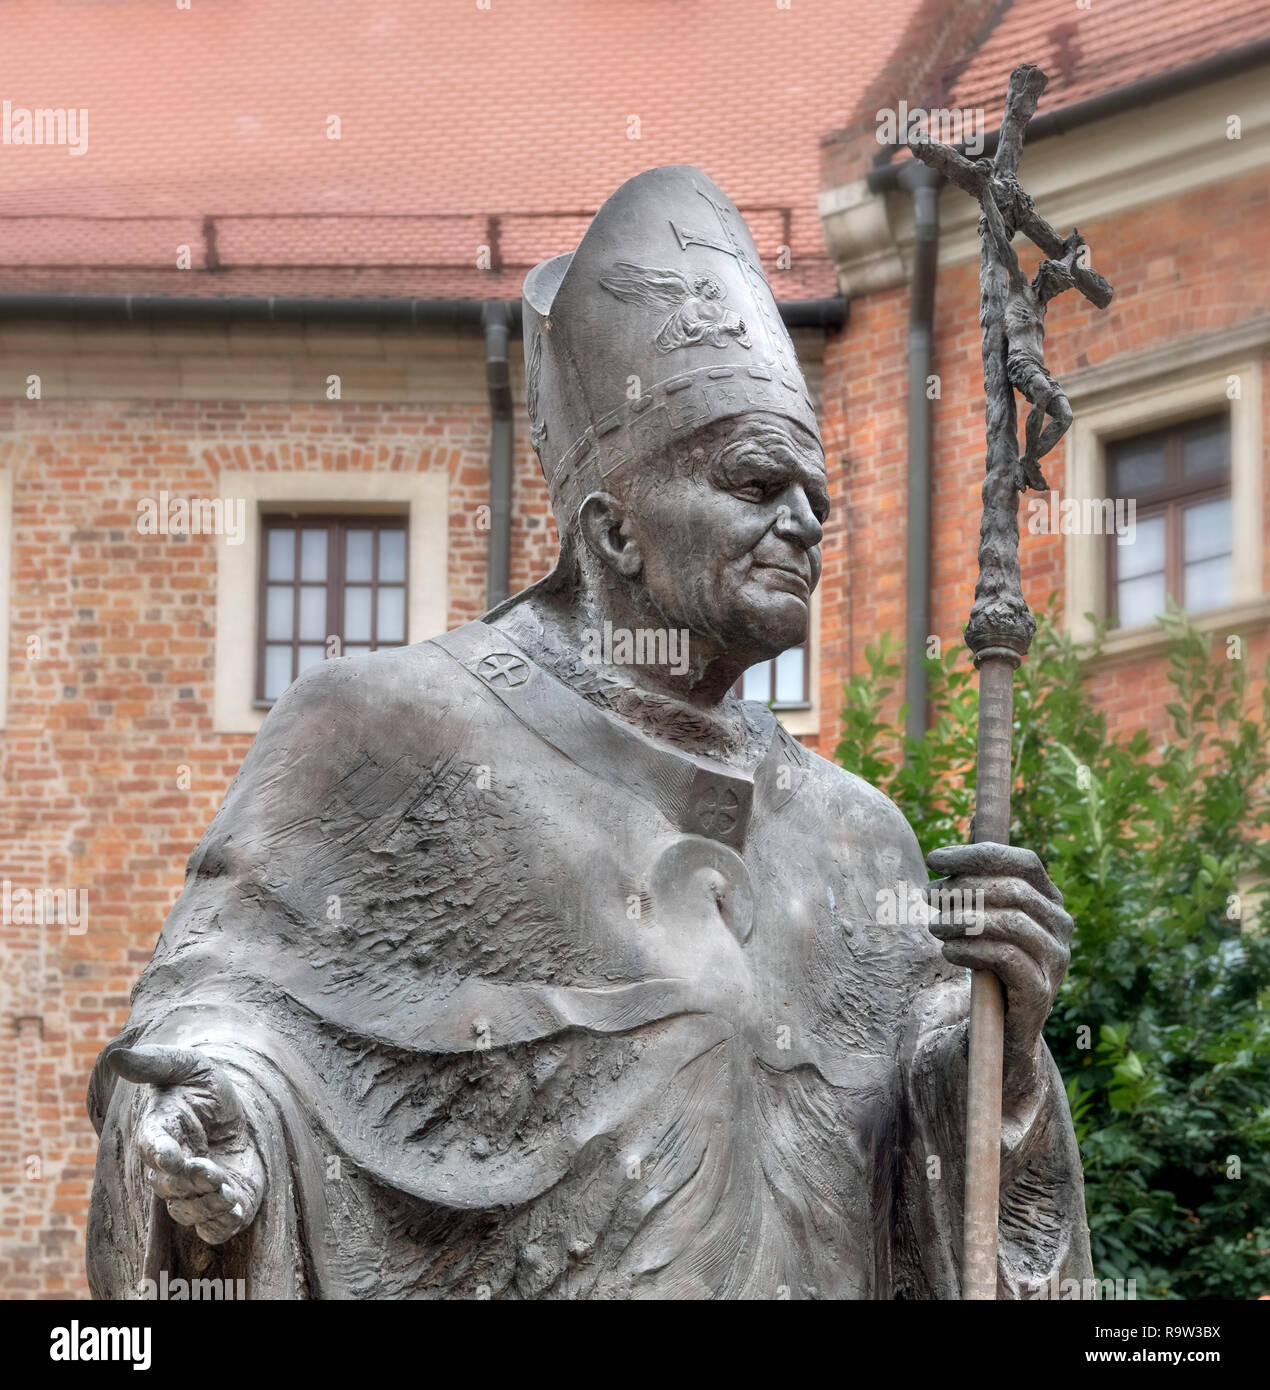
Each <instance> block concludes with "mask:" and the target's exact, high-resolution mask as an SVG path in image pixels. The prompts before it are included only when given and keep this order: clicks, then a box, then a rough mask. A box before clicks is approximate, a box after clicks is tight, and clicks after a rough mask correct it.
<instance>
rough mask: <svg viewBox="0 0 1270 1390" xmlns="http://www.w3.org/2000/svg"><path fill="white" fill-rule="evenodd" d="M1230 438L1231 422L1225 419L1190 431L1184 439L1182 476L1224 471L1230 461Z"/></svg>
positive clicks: (1192, 476)
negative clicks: (1228, 457) (1228, 450)
mask: <svg viewBox="0 0 1270 1390" xmlns="http://www.w3.org/2000/svg"><path fill="white" fill-rule="evenodd" d="M1229 440H1230V424H1229V421H1227V420H1225V419H1222V420H1214V421H1211V422H1210V423H1208V424H1205V425H1203V426H1200V427H1198V428H1196V429H1193V430H1191V431H1189V432H1188V433H1187V434H1186V435H1185V436H1184V437H1183V439H1182V476H1183V477H1186V478H1198V477H1203V475H1204V474H1206V473H1221V472H1223V471H1224V470H1225V468H1226V465H1227V462H1228V459H1227V445H1228V443H1229Z"/></svg>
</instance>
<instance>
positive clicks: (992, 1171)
mask: <svg viewBox="0 0 1270 1390" xmlns="http://www.w3.org/2000/svg"><path fill="white" fill-rule="evenodd" d="M1044 90H1045V74H1044V73H1042V72H1041V71H1040V70H1039V69H1038V68H1035V67H1033V66H1032V65H1031V64H1030V63H1023V64H1021V65H1020V66H1019V67H1017V68H1015V70H1014V71H1013V72H1012V73H1011V74H1010V86H1009V90H1008V91H1007V93H1006V99H1005V114H1004V116H1003V117H1002V120H1001V135H1000V139H999V140H998V142H997V150H996V154H995V155H994V157H993V158H992V160H991V161H990V162H989V161H987V160H980V161H974V160H969V159H967V158H966V157H965V156H964V155H963V154H961V153H959V152H958V151H957V150H954V149H952V148H950V147H949V146H947V145H942V144H940V143H939V141H937V140H930V139H926V138H917V139H914V140H912V141H910V145H909V148H910V149H911V150H912V152H913V153H914V154H915V155H916V156H917V157H918V158H919V159H921V160H923V161H924V162H925V163H927V164H929V165H930V166H931V167H932V168H934V169H938V170H939V172H940V173H942V174H943V175H945V177H947V178H948V179H950V180H951V181H952V182H953V183H955V184H957V185H958V186H959V187H960V188H962V189H964V190H965V191H966V192H967V193H969V194H970V196H971V197H972V198H976V199H977V200H978V201H979V205H980V208H981V209H982V211H983V216H982V217H981V218H980V226H979V237H980V246H981V253H980V258H979V324H980V327H981V329H982V330H983V338H982V351H983V390H984V422H985V425H986V435H987V446H988V447H987V458H986V469H985V476H984V482H983V522H982V525H981V527H980V530H979V578H978V580H977V582H976V583H975V601H974V606H973V607H972V608H971V610H970V621H969V622H968V623H967V624H966V633H965V636H966V645H967V646H968V647H969V648H970V650H971V651H972V652H973V653H974V656H975V665H976V666H977V667H978V668H979V749H978V756H977V759H976V768H977V781H976V787H977V791H976V795H975V819H974V840H975V842H976V843H979V842H981V841H985V840H987V841H993V842H995V843H997V844H1002V845H1006V844H1009V842H1010V784H1011V781H1012V772H1011V766H1012V758H1011V747H1010V745H1011V738H1012V734H1013V729H1014V672H1015V670H1016V669H1017V668H1018V665H1019V663H1020V662H1021V661H1022V660H1023V658H1024V657H1025V656H1026V655H1027V651H1028V647H1029V646H1030V645H1031V642H1032V637H1033V634H1034V633H1035V632H1036V620H1035V618H1033V616H1032V614H1031V612H1030V611H1029V609H1028V606H1027V603H1026V602H1025V601H1024V598H1023V585H1022V580H1021V576H1020V574H1019V486H1020V482H1019V478H1018V475H1017V473H1016V469H1015V464H1016V461H1017V459H1018V420H1017V416H1016V413H1015V405H1014V388H1013V386H1012V384H1011V382H1010V376H1009V372H1008V370H1007V350H1008V346H1009V344H1008V341H1007V338H1006V333H1005V310H1006V302H1007V293H1008V281H1007V264H1006V261H1007V260H1008V261H1010V262H1011V263H1012V264H1013V268H1014V269H1015V270H1016V271H1017V266H1018V262H1017V259H1016V258H1015V257H1014V253H1013V252H1012V251H1011V249H1010V238H1011V237H1012V236H1013V235H1014V234H1015V232H1016V231H1022V232H1023V233H1024V234H1025V235H1026V236H1028V237H1030V238H1031V240H1032V241H1033V242H1035V243H1036V244H1037V245H1038V246H1039V247H1040V248H1041V249H1042V251H1044V252H1045V253H1046V254H1047V255H1050V256H1058V255H1060V254H1063V253H1064V252H1065V248H1066V247H1067V242H1066V241H1065V240H1064V239H1063V238H1062V237H1060V236H1059V234H1058V233H1057V232H1056V231H1055V230H1054V228H1053V227H1051V226H1050V225H1049V223H1048V222H1046V221H1044V219H1043V218H1041V217H1040V216H1038V214H1037V212H1036V209H1035V207H1034V206H1033V205H1032V200H1031V198H1029V197H1028V195H1027V194H1026V193H1025V192H1024V191H1023V189H1022V188H1020V187H1019V184H1018V180H1017V178H1016V173H1017V170H1018V165H1019V156H1020V154H1021V153H1022V151H1023V140H1024V135H1025V133H1026V131H1027V124H1028V122H1029V121H1030V120H1031V119H1032V115H1033V113H1034V112H1035V111H1036V104H1037V102H1038V101H1039V99H1040V96H1041V93H1042V92H1043V91H1044ZM1064 264H1065V265H1066V264H1068V263H1067V262H1065V263H1064ZM1067 273H1069V274H1070V275H1071V281H1072V283H1073V284H1074V285H1075V287H1076V288H1077V289H1079V290H1080V292H1081V293H1082V294H1083V295H1084V296H1085V298H1086V299H1088V300H1089V301H1090V303H1092V304H1096V305H1097V306H1098V307H1099V308H1103V309H1105V308H1106V307H1107V305H1108V304H1110V303H1111V297H1112V289H1111V286H1110V285H1109V284H1108V283H1107V282H1106V281H1105V280H1104V279H1103V278H1102V276H1101V275H1099V274H1098V273H1097V271H1095V270H1092V269H1091V268H1090V267H1089V266H1088V264H1087V263H1083V262H1079V261H1077V262H1075V263H1072V264H1071V266H1070V269H1069V270H1068V271H1067ZM1004 1034H1005V1000H1004V996H1003V993H1002V989H1001V984H1000V982H999V981H998V979H997V977H996V976H995V975H993V974H991V973H989V972H988V971H986V970H976V971H974V972H973V973H972V975H971V983H970V1057H969V1065H968V1076H967V1094H966V1188H965V1208H964V1212H963V1231H962V1269H961V1279H962V1297H963V1298H965V1299H991V1298H996V1296H997V1219H998V1209H999V1206H1000V1196H1001V1083H1002V1060H1003V1056H1002V1054H1003V1043H1004Z"/></svg>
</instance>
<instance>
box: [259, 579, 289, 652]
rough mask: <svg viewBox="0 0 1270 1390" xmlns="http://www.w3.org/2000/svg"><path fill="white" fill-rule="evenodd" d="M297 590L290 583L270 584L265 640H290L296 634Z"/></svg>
mask: <svg viewBox="0 0 1270 1390" xmlns="http://www.w3.org/2000/svg"><path fill="white" fill-rule="evenodd" d="M294 618H295V590H294V589H293V588H292V587H291V585H290V584H270V586H269V600H268V607H267V611H266V615H265V640H266V641H270V642H279V641H280V642H289V641H290V640H291V638H292V637H293V636H294V633H293V632H292V623H293V622H294Z"/></svg>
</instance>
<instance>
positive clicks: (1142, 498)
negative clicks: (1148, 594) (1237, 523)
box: [1103, 410, 1234, 628]
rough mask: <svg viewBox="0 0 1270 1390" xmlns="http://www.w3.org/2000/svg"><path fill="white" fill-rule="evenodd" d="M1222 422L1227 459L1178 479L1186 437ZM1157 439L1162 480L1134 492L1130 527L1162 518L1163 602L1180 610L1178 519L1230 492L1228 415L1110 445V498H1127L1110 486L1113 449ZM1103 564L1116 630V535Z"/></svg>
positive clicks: (1110, 616)
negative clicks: (1205, 471) (1207, 471)
mask: <svg viewBox="0 0 1270 1390" xmlns="http://www.w3.org/2000/svg"><path fill="white" fill-rule="evenodd" d="M1218 421H1221V423H1222V424H1224V425H1225V427H1226V433H1225V442H1226V457H1225V462H1224V463H1223V464H1222V467H1221V470H1220V472H1217V471H1214V472H1213V473H1212V474H1208V475H1202V476H1201V477H1200V478H1198V479H1197V480H1188V479H1186V478H1184V477H1183V475H1182V445H1183V442H1184V441H1185V438H1186V436H1187V434H1188V433H1190V432H1192V431H1198V430H1199V429H1201V428H1203V427H1205V426H1211V425H1213V424H1215V423H1216V422H1218ZM1156 439H1159V440H1161V441H1162V443H1163V446H1164V449H1163V453H1164V481H1163V483H1161V484H1159V485H1158V486H1156V487H1151V488H1145V489H1140V490H1138V491H1136V492H1135V493H1134V501H1135V503H1136V506H1135V512H1134V524H1135V525H1138V524H1140V523H1142V522H1144V521H1151V520H1153V519H1154V518H1155V517H1159V516H1162V517H1164V593H1165V598H1166V600H1167V601H1170V602H1172V603H1175V604H1177V605H1178V606H1179V607H1184V602H1183V598H1184V591H1185V587H1186V574H1185V569H1186V566H1185V563H1184V557H1183V553H1182V551H1183V533H1182V517H1183V514H1184V513H1185V511H1186V509H1187V508H1188V507H1191V506H1194V505H1195V504H1196V503H1199V502H1215V501H1218V500H1219V499H1221V498H1223V497H1232V488H1231V465H1230V450H1231V428H1230V412H1229V411H1228V410H1226V411H1214V412H1213V413H1211V414H1209V415H1204V416H1201V417H1199V418H1198V419H1190V420H1182V421H1178V422H1177V423H1175V424H1172V425H1165V426H1162V427H1161V428H1159V429H1154V430H1144V431H1141V432H1139V433H1136V434H1131V435H1125V436H1124V437H1123V438H1120V439H1117V440H1114V441H1110V442H1108V444H1107V446H1106V450H1107V463H1106V468H1107V484H1108V486H1107V494H1108V496H1109V497H1111V498H1112V499H1113V500H1114V499H1119V498H1122V497H1123V498H1126V500H1127V497H1128V494H1127V493H1125V492H1122V491H1121V490H1120V489H1119V488H1118V487H1114V488H1113V487H1112V486H1111V484H1112V482H1113V481H1115V479H1116V464H1117V459H1116V451H1117V450H1118V449H1119V448H1120V447H1121V446H1123V445H1130V444H1132V445H1141V444H1142V443H1144V442H1148V441H1153V440H1156ZM1106 549H1107V561H1106V565H1105V570H1106V590H1105V593H1104V596H1103V597H1104V602H1105V605H1106V607H1105V612H1106V614H1107V618H1108V624H1109V626H1111V627H1113V628H1119V626H1120V605H1119V602H1118V593H1117V590H1118V583H1119V566H1118V559H1119V550H1120V546H1119V544H1118V541H1117V537H1116V535H1115V533H1114V532H1112V533H1111V534H1109V535H1108V536H1107V539H1106ZM1233 553H1234V530H1233V526H1232V531H1231V554H1232V557H1233Z"/></svg>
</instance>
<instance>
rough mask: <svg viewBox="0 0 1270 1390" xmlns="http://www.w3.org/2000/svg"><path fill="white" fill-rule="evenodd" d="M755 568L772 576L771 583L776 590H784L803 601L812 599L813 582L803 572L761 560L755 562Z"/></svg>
mask: <svg viewBox="0 0 1270 1390" xmlns="http://www.w3.org/2000/svg"><path fill="white" fill-rule="evenodd" d="M754 568H755V569H756V570H763V571H764V572H765V573H766V574H768V575H770V576H772V577H773V578H772V579H771V581H770V582H771V583H772V584H773V585H774V587H775V588H778V589H783V590H784V591H785V592H786V593H789V594H795V595H797V596H798V597H799V598H802V599H809V598H810V597H811V581H810V580H809V579H808V578H807V576H806V575H804V574H803V573H802V571H801V570H796V569H792V568H791V567H790V566H788V565H769V564H764V563H763V562H762V561H759V560H756V561H755V562H754Z"/></svg>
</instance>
